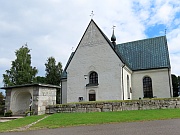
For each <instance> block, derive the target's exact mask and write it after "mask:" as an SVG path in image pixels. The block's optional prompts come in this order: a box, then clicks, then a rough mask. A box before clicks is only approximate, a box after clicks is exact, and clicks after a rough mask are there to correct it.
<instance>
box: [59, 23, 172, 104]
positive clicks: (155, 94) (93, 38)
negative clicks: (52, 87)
mask: <svg viewBox="0 0 180 135" xmlns="http://www.w3.org/2000/svg"><path fill="white" fill-rule="evenodd" d="M61 85H62V103H63V104H64V103H70V102H80V101H81V102H83V101H106V100H132V99H140V98H141V99H143V98H169V97H172V83H171V66H170V60H169V52H168V45H167V39H166V36H160V37H155V38H148V39H143V40H138V41H132V42H127V43H121V44H116V37H115V35H114V31H113V35H112V37H111V41H110V40H109V39H108V37H107V36H106V35H105V34H104V33H103V32H102V30H101V29H100V28H99V27H98V26H97V24H96V23H95V22H94V20H91V21H90V23H89V25H88V27H87V29H86V31H85V33H84V35H83V37H82V39H81V40H80V42H79V44H78V46H77V48H76V50H75V51H74V52H72V54H71V56H70V58H69V60H68V62H67V64H66V67H65V68H64V71H63V73H62V77H61Z"/></svg>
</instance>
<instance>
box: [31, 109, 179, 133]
mask: <svg viewBox="0 0 180 135" xmlns="http://www.w3.org/2000/svg"><path fill="white" fill-rule="evenodd" d="M172 118H180V109H164V110H137V111H122V112H93V113H58V114H53V115H51V116H50V117H48V118H46V119H44V120H42V121H40V122H39V123H37V124H36V125H34V126H32V127H31V129H39V128H57V127H65V126H76V125H91V124H103V123H115V122H133V121H148V120H162V119H172Z"/></svg>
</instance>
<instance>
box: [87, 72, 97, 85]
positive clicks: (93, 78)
mask: <svg viewBox="0 0 180 135" xmlns="http://www.w3.org/2000/svg"><path fill="white" fill-rule="evenodd" d="M89 84H98V74H97V73H96V72H91V73H90V75H89Z"/></svg>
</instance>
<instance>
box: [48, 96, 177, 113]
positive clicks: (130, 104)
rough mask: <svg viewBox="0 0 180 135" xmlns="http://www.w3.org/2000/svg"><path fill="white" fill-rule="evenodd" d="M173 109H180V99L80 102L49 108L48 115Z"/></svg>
mask: <svg viewBox="0 0 180 135" xmlns="http://www.w3.org/2000/svg"><path fill="white" fill-rule="evenodd" d="M171 108H180V98H168V99H145V100H126V101H119V102H118V101H116V102H85V103H83V102H80V103H74V104H63V105H54V106H47V107H46V113H47V114H52V113H74V112H82V113H86V112H107V111H108V112H109V111H126V110H148V109H171Z"/></svg>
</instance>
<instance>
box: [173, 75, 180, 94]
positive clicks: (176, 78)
mask: <svg viewBox="0 0 180 135" xmlns="http://www.w3.org/2000/svg"><path fill="white" fill-rule="evenodd" d="M171 77H172V86H173V97H178V87H179V83H178V77H176V75H174V74H172V75H171Z"/></svg>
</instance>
